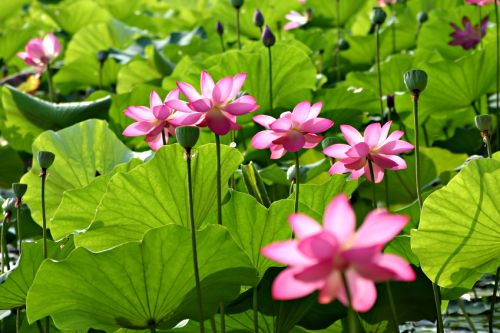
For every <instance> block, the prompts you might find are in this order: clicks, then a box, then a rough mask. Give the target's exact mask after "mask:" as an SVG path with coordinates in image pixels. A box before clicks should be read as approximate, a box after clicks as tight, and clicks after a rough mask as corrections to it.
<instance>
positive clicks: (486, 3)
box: [465, 0, 500, 6]
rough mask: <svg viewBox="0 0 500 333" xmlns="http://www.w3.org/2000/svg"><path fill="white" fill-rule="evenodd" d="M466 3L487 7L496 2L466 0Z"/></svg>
mask: <svg viewBox="0 0 500 333" xmlns="http://www.w3.org/2000/svg"><path fill="white" fill-rule="evenodd" d="M465 2H467V3H469V4H471V5H476V6H486V5H489V4H490V3H494V2H495V0H465ZM497 3H498V4H500V1H497Z"/></svg>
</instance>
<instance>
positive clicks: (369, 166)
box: [368, 160, 377, 208]
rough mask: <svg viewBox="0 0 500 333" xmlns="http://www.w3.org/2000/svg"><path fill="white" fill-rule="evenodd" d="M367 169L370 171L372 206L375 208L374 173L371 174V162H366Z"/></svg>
mask: <svg viewBox="0 0 500 333" xmlns="http://www.w3.org/2000/svg"><path fill="white" fill-rule="evenodd" d="M368 168H369V169H370V178H371V179H372V181H371V183H372V186H371V187H372V206H373V208H377V192H376V191H375V173H374V172H373V162H372V161H371V160H368Z"/></svg>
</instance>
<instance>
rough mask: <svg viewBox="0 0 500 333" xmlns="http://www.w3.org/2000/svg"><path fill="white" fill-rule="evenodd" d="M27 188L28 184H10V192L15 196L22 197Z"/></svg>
mask: <svg viewBox="0 0 500 333" xmlns="http://www.w3.org/2000/svg"><path fill="white" fill-rule="evenodd" d="M27 190H28V185H26V184H21V183H14V184H12V192H14V194H15V195H16V198H22V197H23V196H24V194H25V193H26V191H27Z"/></svg>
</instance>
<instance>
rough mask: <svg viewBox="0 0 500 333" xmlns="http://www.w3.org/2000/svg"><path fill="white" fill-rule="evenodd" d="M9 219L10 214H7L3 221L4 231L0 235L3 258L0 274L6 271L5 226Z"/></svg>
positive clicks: (0, 249)
mask: <svg viewBox="0 0 500 333" xmlns="http://www.w3.org/2000/svg"><path fill="white" fill-rule="evenodd" d="M7 219H8V215H7V214H6V215H5V217H4V218H3V222H2V233H1V235H0V251H1V252H0V254H1V256H0V258H1V259H2V266H1V270H0V274H3V273H4V272H5V252H6V251H5V226H6V225H7Z"/></svg>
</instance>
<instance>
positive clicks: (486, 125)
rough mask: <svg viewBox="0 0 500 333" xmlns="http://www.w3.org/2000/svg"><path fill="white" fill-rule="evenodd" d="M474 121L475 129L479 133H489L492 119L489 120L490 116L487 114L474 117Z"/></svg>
mask: <svg viewBox="0 0 500 333" xmlns="http://www.w3.org/2000/svg"><path fill="white" fill-rule="evenodd" d="M474 121H475V123H476V127H477V129H478V130H480V131H481V132H483V131H491V128H492V127H491V126H492V123H493V119H492V118H491V116H490V115H489V114H482V115H479V116H476V118H475V119H474Z"/></svg>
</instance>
